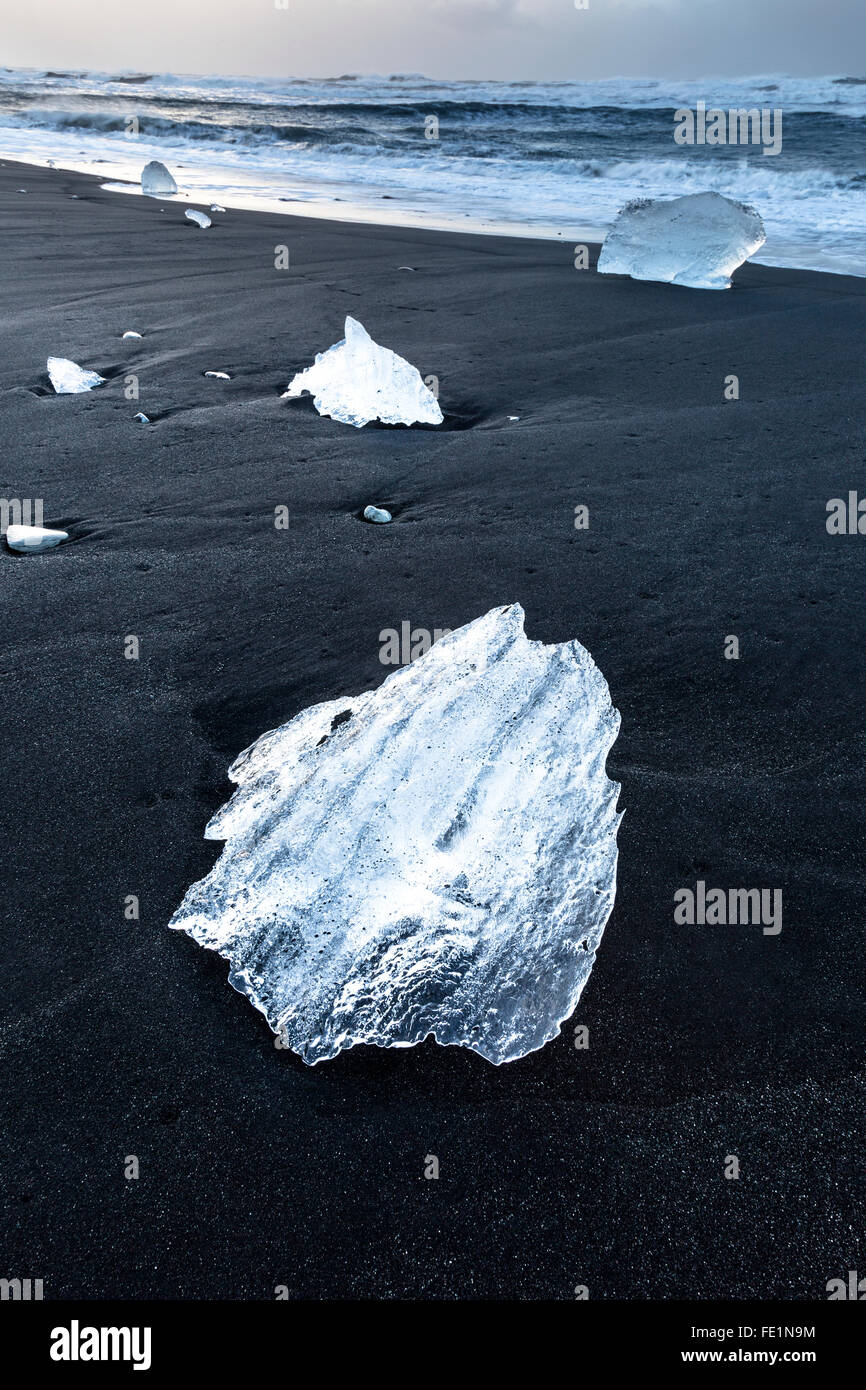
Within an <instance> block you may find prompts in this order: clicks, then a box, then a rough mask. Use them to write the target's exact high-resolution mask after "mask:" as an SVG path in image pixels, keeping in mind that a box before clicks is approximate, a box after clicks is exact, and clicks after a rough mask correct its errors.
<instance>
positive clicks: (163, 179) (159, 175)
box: [141, 159, 177, 198]
mask: <svg viewBox="0 0 866 1390" xmlns="http://www.w3.org/2000/svg"><path fill="white" fill-rule="evenodd" d="M141 191H142V193H147V194H148V196H149V197H151V198H164V197H165V196H166V194H171V193H176V192H177V184H176V183H175V181H174V179H173V177H172V175H171V174H170V173H169V171H168V169H166V167H165V165H164V164H163V163H161V161H160V160H158V159H152V160H151V161H150V163H149V164H145V166H144V168H143V169H142V171H141Z"/></svg>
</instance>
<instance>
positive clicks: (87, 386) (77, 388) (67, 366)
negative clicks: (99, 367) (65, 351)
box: [46, 357, 105, 396]
mask: <svg viewBox="0 0 866 1390" xmlns="http://www.w3.org/2000/svg"><path fill="white" fill-rule="evenodd" d="M46 366H47V368H48V380H49V381H50V382H51V385H52V386H53V387H54V390H55V391H56V392H57V394H58V396H77V395H79V394H80V393H81V392H82V391H92V390H93V388H94V386H101V385H102V383H103V382H104V381H105V377H104V376H100V375H99V373H98V372H89V371H87V369H86V368H85V367H79V365H78V363H77V362H72V361H71V360H70V359H69V358H68V357H49V359H48V361H47V363H46Z"/></svg>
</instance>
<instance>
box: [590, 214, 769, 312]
mask: <svg viewBox="0 0 866 1390" xmlns="http://www.w3.org/2000/svg"><path fill="white" fill-rule="evenodd" d="M766 239H767V238H766V233H765V232H764V224H763V222H762V221H761V218H760V217H759V215H758V213H757V212H755V209H754V208H750V207H747V206H746V205H745V204H744V203H737V202H734V201H733V199H731V198H725V197H723V195H722V194H721V193H689V194H687V195H686V196H685V197H683V198H670V199H652V198H638V199H636V200H635V201H634V202H631V203H627V204H626V206H625V207H624V208H623V209H622V211H621V212H620V214H619V216H618V217H617V219H616V221H615V222H614V224H613V226H612V227H611V229H610V231H609V232H608V234H607V236H606V237H605V241H604V245H603V246H602V248H601V255H600V256H599V258H598V270H599V272H600V274H602V275H630V276H631V278H632V279H633V280H660V281H662V282H663V283H665V284H671V285H688V286H689V287H690V288H692V289H696V290H726V289H729V288H730V284H731V281H730V276H731V275H732V274H733V272H734V271H735V270H736V269H737V267H738V266H740V265H742V264H743V262H744V261H746V260H748V258H749V256H751V255H753V254H754V252H755V251H757V250H758V247H759V246H763V244H764V242H765V241H766Z"/></svg>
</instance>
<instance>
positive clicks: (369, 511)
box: [364, 507, 391, 522]
mask: <svg viewBox="0 0 866 1390" xmlns="http://www.w3.org/2000/svg"><path fill="white" fill-rule="evenodd" d="M364 520H365V521H382V522H384V521H390V520H391V513H390V512H386V511H385V508H384V507H365V508H364Z"/></svg>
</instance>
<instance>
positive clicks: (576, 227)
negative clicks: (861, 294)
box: [0, 151, 866, 279]
mask: <svg viewBox="0 0 866 1390" xmlns="http://www.w3.org/2000/svg"><path fill="white" fill-rule="evenodd" d="M153 157H154V158H157V157H158V156H157V155H154V156H153ZM6 161H8V162H9V163H11V164H17V165H20V166H21V167H22V168H24V169H28V168H29V169H45V170H48V169H56V170H59V171H61V172H64V173H74V174H79V175H81V176H83V177H86V178H94V179H96V180H98V181H99V183H100V186H101V187H102V188H103V189H104V191H105V192H108V193H122V194H124V195H125V196H127V197H128V196H133V197H146V196H148V195H145V194H143V193H142V192H141V186H140V183H137V182H136V181H135V179H129V180H124V179H121V178H115V177H113V176H111V175H108V176H107V175H106V174H96V173H94V172H93V168H92V162H88V163H87V164H86V165H81V164H69V165H67V164H57V163H54V164H53V165H49V164H48V162H47V161H36V162H34V161H33V160H25V159H20V158H19V157H18V156H16V155H9V154H4V153H3V152H2V151H0V163H3V162H6ZM172 172H175V171H174V170H173V171H172ZM176 181H179V180H178V179H177V175H176ZM153 201H156V202H165V203H166V204H171V203H178V204H183V205H184V206H193V207H194V206H198V205H201V206H202V207H203V208H204V210H205V211H208V210H209V207H210V205H211V204H219V205H221V206H222V207H224V208H225V209H226V210H227V211H230V210H232V211H239V212H257V213H273V214H275V215H276V216H279V217H307V218H313V219H315V220H318V221H323V222H338V223H350V224H356V225H363V226H374V227H395V228H401V229H404V230H409V231H412V230H414V231H432V232H445V233H458V234H466V235H475V236H485V237H503V238H515V239H519V240H522V241H523V240H525V241H548V242H561V243H562V244H563V245H566V246H567V245H569V244H570V243H572V244H574V243H582V244H585V245H587V246H589V247H597V246H601V244H602V243H603V241H604V238H605V236H606V235H607V231H608V230H609V229H606V228H604V227H600V226H598V225H595V224H592V223H580V222H575V223H574V224H572V225H571V226H570V227H568V228H558V227H554V226H553V225H550V224H546V225H542V226H534V225H532V224H530V223H505V222H496V221H490V220H485V219H484V218H472V217H470V216H469V214H464V215H463V217H462V218H461V217H459V216H458V215H457V214H456V213H455V214H454V215H452V216H446V215H443V216H441V217H437V216H435V215H425V214H422V213H415V212H413V211H411V210H403V211H401V210H400V209H399V208H392V209H388V210H387V211H384V210H383V211H382V212H381V213H380V212H378V211H377V210H375V209H373V208H371V207H365V206H363V205H361V204H356V203H350V202H348V201H346V202H345V203H344V200H343V199H341V198H336V197H333V196H331V195H324V194H323V195H322V196H321V199H317V198H316V197H315V196H313V197H312V198H311V199H310V200H309V201H306V200H304V199H298V198H289V197H279V198H267V197H263V196H259V195H255V194H250V195H249V196H236V195H234V194H233V193H231V192H230V193H228V194H227V193H226V192H225V190H222V189H219V188H218V187H214V188H212V189H206V188H198V189H191V190H190V191H189V192H184V191H183V190H182V189H180V188H179V190H178V192H177V193H176V194H172V195H169V196H167V197H165V198H162V199H159V198H157V199H154V200H153ZM387 201H389V202H392V201H394V202H396V201H397V200H396V198H392V197H391V195H388V197H387ZM625 201H628V200H627V199H624V202H625ZM335 203H340V204H343V206H341V207H340V208H336V207H335V206H334V204H335ZM758 211H759V212H760V209H758ZM776 245H777V247H778V251H779V253H781V251H782V248H783V247H785V248H787V255H786V259H785V260H783V261H778V260H776V259H773V260H768V259H766V258H765V257H764V256H762V254H761V252H762V251H763V249H764V248H763V247H762V248H761V249H760V250H759V251H758V252H757V253H756V254H755V255H754V256H752V257H750V258H749V261H748V262H747V264H752V265H764V266H768V267H769V268H771V269H775V270H807V271H812V272H814V273H815V274H820V275H843V276H853V277H855V278H857V279H862V278H866V261H864V263H863V265H862V269H859V270H858V269H852V267H851V266H850V265H846V266H844V267H842V268H839V267H838V266H835V265H830V264H826V265H814V264H805V263H803V264H801V263H799V257H800V255H801V254H802V255H803V256H806V255H807V252H806V251H805V250H803V251H802V252H801V251H800V250H799V249H798V246H799V243H797V242H796V240H793V241H779V239H778V238H777V239H776ZM825 254H826V253H825Z"/></svg>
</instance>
